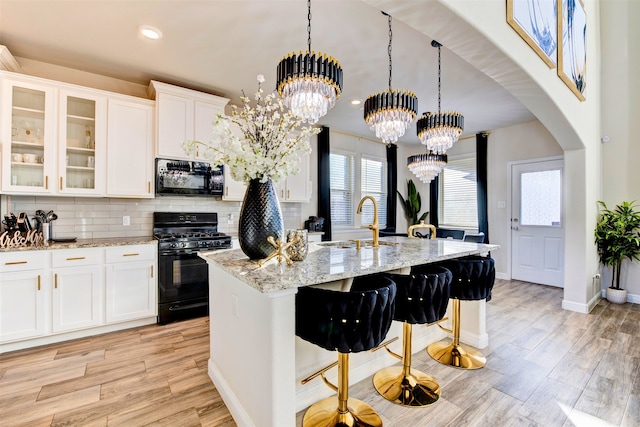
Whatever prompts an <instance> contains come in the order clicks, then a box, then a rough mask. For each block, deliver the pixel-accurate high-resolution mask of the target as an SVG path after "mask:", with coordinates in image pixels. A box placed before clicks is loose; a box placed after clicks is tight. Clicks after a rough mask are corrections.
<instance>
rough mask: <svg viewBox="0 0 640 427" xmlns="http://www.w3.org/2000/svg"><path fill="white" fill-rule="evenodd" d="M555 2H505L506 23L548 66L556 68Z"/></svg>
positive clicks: (551, 0)
mask: <svg viewBox="0 0 640 427" xmlns="http://www.w3.org/2000/svg"><path fill="white" fill-rule="evenodd" d="M557 7H558V2H557V0H507V22H508V23H509V25H511V27H513V29H514V30H516V32H517V33H518V34H520V36H521V37H522V38H523V39H524V40H525V41H526V42H527V43H528V44H529V46H531V48H532V49H533V50H534V51H536V53H537V54H538V55H539V56H540V57H541V58H542V60H543V61H544V62H545V63H546V64H547V65H548V66H549V68H554V67H555V66H556V58H557V49H558V12H557V11H558V9H557Z"/></svg>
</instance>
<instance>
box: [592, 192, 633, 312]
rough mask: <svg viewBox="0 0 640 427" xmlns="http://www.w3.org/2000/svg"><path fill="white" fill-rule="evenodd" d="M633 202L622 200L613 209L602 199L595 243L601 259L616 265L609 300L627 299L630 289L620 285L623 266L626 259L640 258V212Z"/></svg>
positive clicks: (608, 290) (608, 289)
mask: <svg viewBox="0 0 640 427" xmlns="http://www.w3.org/2000/svg"><path fill="white" fill-rule="evenodd" d="M634 203H635V201H633V202H622V204H620V205H617V206H616V207H615V208H614V209H613V210H610V209H608V208H607V205H606V204H605V203H604V202H602V201H598V205H599V206H600V207H601V211H600V216H599V218H598V223H597V224H596V229H595V243H596V245H597V249H598V256H599V257H600V262H601V263H602V265H604V266H611V267H612V270H613V272H612V276H611V286H609V287H608V288H607V299H608V300H609V301H611V302H614V303H618V304H623V303H625V302H626V301H627V290H626V289H623V288H621V287H620V269H621V267H622V262H623V261H624V260H625V259H628V260H630V261H633V260H640V212H638V211H636V210H635V206H634Z"/></svg>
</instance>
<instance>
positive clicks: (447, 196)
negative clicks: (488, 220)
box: [438, 157, 478, 229]
mask: <svg viewBox="0 0 640 427" xmlns="http://www.w3.org/2000/svg"><path fill="white" fill-rule="evenodd" d="M476 188H477V184H476V158H475V157H465V158H457V159H451V158H449V163H448V164H447V166H445V167H444V169H443V170H442V172H440V175H439V176H438V223H439V224H438V225H440V226H446V227H460V228H473V229H477V228H478V195H477V190H476Z"/></svg>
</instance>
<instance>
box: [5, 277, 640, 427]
mask: <svg viewBox="0 0 640 427" xmlns="http://www.w3.org/2000/svg"><path fill="white" fill-rule="evenodd" d="M561 302H562V290H561V289H557V288H550V287H546V286H540V285H532V284H528V283H524V282H517V281H511V282H509V281H501V280H497V281H496V285H495V288H494V292H493V300H492V301H491V302H490V303H488V304H487V328H488V330H489V336H490V342H491V345H490V346H489V347H487V348H485V349H483V352H484V353H485V355H487V359H488V361H487V365H486V366H485V367H484V368H483V369H479V370H476V371H464V370H459V369H455V368H450V367H446V366H442V365H439V364H438V363H436V362H435V361H433V360H432V359H431V358H430V357H429V356H428V355H427V354H426V352H424V351H422V352H420V353H419V354H416V355H415V356H414V357H413V365H414V368H416V369H420V370H422V371H423V372H427V373H429V374H430V375H432V376H433V377H435V378H436V379H437V380H438V381H439V382H440V385H441V387H442V396H441V398H440V400H439V401H438V402H436V403H435V404H434V405H432V406H430V407H426V408H404V407H401V406H398V405H394V404H392V403H389V402H387V401H385V400H384V399H382V398H381V397H380V396H379V395H377V393H376V392H375V391H373V388H372V385H371V380H370V379H367V380H364V381H361V382H360V383H358V384H353V385H352V386H351V389H350V394H351V396H353V397H357V398H359V399H362V400H365V401H367V402H369V403H370V404H371V405H373V406H374V407H375V408H376V409H377V410H378V412H379V413H380V415H381V416H382V418H383V421H384V423H385V426H393V427H401V426H402V427H413V426H435V427H439V426H492V427H493V426H541V427H542V426H543V427H548V426H551V427H552V426H574V425H575V426H580V427H582V426H589V427H591V426H599V425H602V426H608V425H614V426H640V305H637V304H625V305H622V306H618V305H612V304H609V303H608V302H607V301H606V300H604V301H601V302H600V304H599V305H598V306H597V307H596V308H595V309H594V310H593V311H592V313H590V314H579V313H574V312H570V311H565V310H562V309H561ZM462 316H464V312H463V313H462ZM208 343H209V338H208V319H207V318H200V319H194V320H189V321H185V322H180V323H175V324H170V325H165V326H157V325H152V326H146V327H142V328H136V329H131V330H128V331H123V332H115V333H111V334H106V335H102V336H98V337H92V338H90V339H81V340H76V341H71V342H67V343H62V344H56V345H50V346H45V347H40V348H37V349H31V350H24V351H19V352H14V353H8V354H3V355H0V426H2V427H14V426H30V427H31V426H50V425H51V426H106V425H109V426H112V425H123V426H144V425H153V426H185V427H186V426H200V425H202V426H225V427H226V426H234V425H235V423H234V422H233V419H232V418H231V416H230V415H229V412H228V411H227V409H226V407H225V406H224V404H223V403H222V401H221V399H220V396H219V394H218V392H217V391H216V389H215V387H214V386H213V385H212V383H211V381H210V379H209V377H208V376H207V367H206V364H207V359H208V352H209V349H208ZM302 414H303V413H302V412H301V413H299V414H298V425H299V424H300V419H301V417H302Z"/></svg>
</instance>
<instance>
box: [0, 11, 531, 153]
mask: <svg viewBox="0 0 640 427" xmlns="http://www.w3.org/2000/svg"><path fill="white" fill-rule="evenodd" d="M311 7H312V22H311V47H312V49H313V50H315V51H319V52H324V53H327V54H329V55H331V56H333V57H335V58H337V59H338V60H339V61H340V63H341V64H342V68H343V73H344V85H343V93H342V96H341V97H340V99H339V100H338V102H337V103H336V106H335V107H334V108H333V109H332V110H331V111H330V112H329V113H328V114H327V115H326V116H325V117H323V118H321V119H320V122H319V124H322V125H325V126H329V127H330V128H332V129H334V130H340V131H342V132H347V133H350V134H353V135H358V136H362V137H365V138H371V139H375V134H374V133H373V132H372V131H370V130H369V128H368V126H367V125H366V123H365V122H364V120H363V111H362V106H353V105H351V102H350V101H351V100H353V99H361V100H364V99H366V97H367V96H369V95H370V94H372V93H374V92H376V91H381V90H385V89H387V88H388V79H389V59H388V52H387V47H388V43H389V31H388V30H389V29H388V23H387V17H386V16H384V15H382V14H381V13H380V11H379V10H377V9H375V8H373V7H372V6H370V5H368V4H367V3H364V2H362V1H360V0H314V1H313V3H312V5H311ZM144 24H147V25H152V26H154V27H157V28H159V29H160V30H161V31H162V33H163V37H162V39H160V40H155V41H152V40H147V39H144V38H143V37H142V36H140V35H139V33H138V28H139V26H140V25H144ZM392 31H393V37H392V40H393V43H392V61H393V62H392V64H393V66H392V85H393V88H395V89H407V90H411V91H413V92H414V93H415V94H416V95H417V96H418V105H419V112H420V113H422V112H425V111H434V110H437V106H438V93H437V88H438V83H437V82H438V80H437V78H438V71H437V65H438V62H437V61H438V60H437V53H438V52H437V49H435V48H433V47H431V39H430V38H429V37H427V36H425V35H424V34H421V33H419V32H417V31H416V30H414V29H412V28H410V27H409V26H407V25H405V24H404V23H402V22H400V21H398V20H393V24H392ZM0 44H1V45H5V46H6V47H7V48H8V49H9V51H10V52H11V53H12V55H13V56H15V57H17V58H18V60H19V59H20V58H26V59H31V60H37V61H42V62H47V63H51V64H55V65H60V66H64V67H70V68H74V69H79V70H83V71H88V72H92V73H98V74H102V75H106V76H110V77H114V78H118V79H122V80H126V81H131V82H135V83H139V84H143V85H148V83H149V81H150V80H152V79H153V80H160V81H164V82H167V83H172V84H177V85H181V86H185V87H190V88H193V89H198V90H203V91H206V92H210V93H214V94H216V95H220V96H224V97H227V98H231V102H232V103H235V104H237V103H239V96H240V93H241V91H242V90H244V91H245V93H247V94H253V92H255V89H256V88H257V82H256V76H257V75H258V74H263V75H264V76H265V78H266V83H265V87H266V88H269V87H275V73H276V66H277V64H278V62H279V61H280V60H281V59H282V58H283V57H284V56H285V55H287V54H289V53H291V52H293V51H300V50H306V48H307V4H306V2H305V1H303V0H258V1H248V0H224V1H216V0H199V1H194V0H153V1H151V0H143V1H133V0H75V1H62V0H44V1H38V0H30V1H25V0H0ZM442 109H443V110H458V111H460V112H462V113H463V114H464V116H465V131H464V134H463V136H465V135H473V134H475V133H477V132H480V131H485V130H491V129H496V128H501V127H505V126H509V125H512V124H517V123H522V122H526V121H530V120H533V119H534V116H533V115H532V114H531V113H530V112H529V110H527V109H526V108H525V107H524V106H523V105H522V104H521V103H520V102H519V101H518V100H516V99H515V98H514V97H513V96H512V95H511V94H510V93H508V92H507V91H506V90H504V89H503V88H502V87H501V86H500V85H498V84H497V83H496V82H495V81H493V80H492V79H490V78H489V77H487V76H486V75H484V74H483V73H481V72H480V71H478V70H477V69H475V68H473V67H472V66H471V65H470V64H468V63H467V62H465V61H464V60H462V59H461V58H459V57H458V56H456V55H455V54H453V53H452V52H451V51H449V50H447V49H446V46H443V48H442ZM400 141H401V142H403V143H407V144H419V142H418V139H417V137H416V127H415V124H414V125H413V126H411V127H410V128H409V129H408V130H407V133H406V134H405V136H404V137H403V138H401V139H400Z"/></svg>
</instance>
